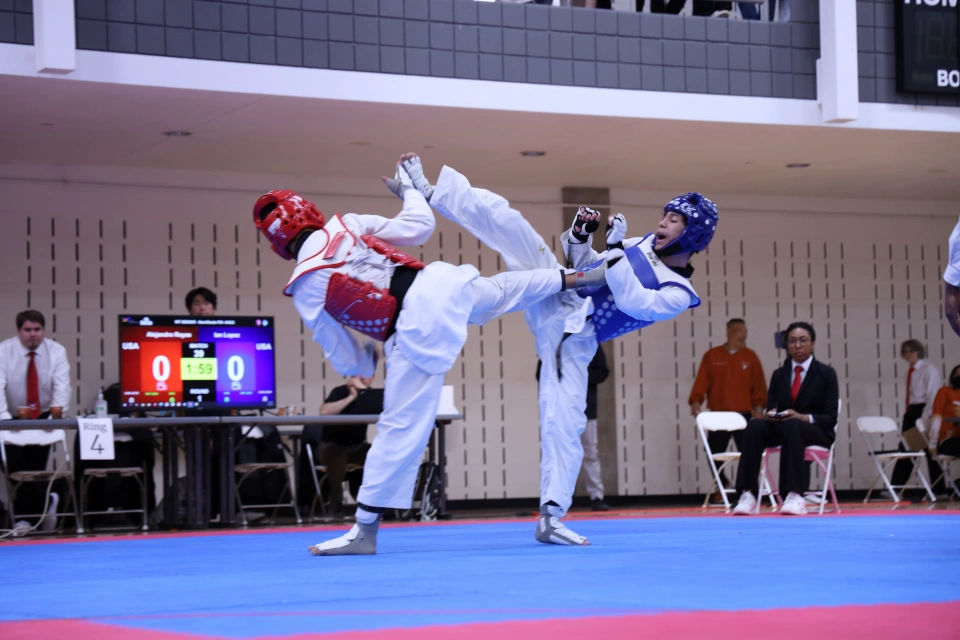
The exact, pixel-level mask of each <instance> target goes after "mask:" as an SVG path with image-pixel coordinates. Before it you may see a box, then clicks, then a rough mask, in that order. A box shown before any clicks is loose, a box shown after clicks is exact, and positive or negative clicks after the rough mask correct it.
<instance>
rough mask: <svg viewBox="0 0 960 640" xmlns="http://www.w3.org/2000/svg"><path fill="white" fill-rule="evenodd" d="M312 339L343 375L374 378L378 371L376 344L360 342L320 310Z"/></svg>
mask: <svg viewBox="0 0 960 640" xmlns="http://www.w3.org/2000/svg"><path fill="white" fill-rule="evenodd" d="M313 339H314V341H315V342H316V343H317V344H319V345H320V346H321V347H323V355H324V357H326V359H327V361H328V362H329V363H330V364H331V365H333V368H334V369H336V370H337V371H338V372H339V373H340V374H341V375H344V376H363V377H367V376H372V375H373V374H374V371H376V368H377V362H376V359H375V358H374V355H373V354H374V348H373V347H374V344H373V342H372V341H370V340H363V341H361V340H358V339H357V338H356V336H355V335H354V334H353V333H351V332H350V331H349V330H348V329H347V328H346V327H344V326H343V325H342V324H340V323H339V322H337V321H336V320H334V319H333V317H332V316H331V315H330V314H329V313H327V312H326V310H321V311H320V315H319V316H318V317H317V320H316V322H315V323H314V325H313Z"/></svg>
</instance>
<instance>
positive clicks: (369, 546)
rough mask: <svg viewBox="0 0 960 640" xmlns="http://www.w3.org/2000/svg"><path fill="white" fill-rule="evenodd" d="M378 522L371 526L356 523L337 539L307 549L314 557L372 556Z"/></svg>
mask: <svg viewBox="0 0 960 640" xmlns="http://www.w3.org/2000/svg"><path fill="white" fill-rule="evenodd" d="M379 528H380V521H379V520H377V521H376V522H374V523H373V524H363V523H361V522H358V523H357V524H355V525H353V527H352V528H351V529H350V531H348V532H346V533H345V534H343V535H342V536H340V537H339V538H334V539H333V540H327V541H326V542H321V543H320V544H315V545H313V546H312V547H307V548H308V549H309V550H310V554H311V555H314V556H372V555H374V554H375V553H376V552H377V529H379Z"/></svg>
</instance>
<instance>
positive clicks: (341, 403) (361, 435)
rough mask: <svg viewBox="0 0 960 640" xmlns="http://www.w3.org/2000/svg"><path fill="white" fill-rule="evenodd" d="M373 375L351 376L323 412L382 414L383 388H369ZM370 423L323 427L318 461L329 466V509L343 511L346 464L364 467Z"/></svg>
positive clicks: (326, 404) (326, 402)
mask: <svg viewBox="0 0 960 640" xmlns="http://www.w3.org/2000/svg"><path fill="white" fill-rule="evenodd" d="M372 382H373V376H370V377H369V378H361V377H360V376H350V377H348V378H347V384H344V385H341V386H339V387H335V388H334V389H333V390H332V391H331V392H330V395H328V396H327V399H326V400H325V401H324V403H323V404H322V405H320V415H322V416H330V415H339V414H344V415H367V414H369V415H380V413H382V412H383V389H372V388H370V385H371V383H372ZM369 450H370V443H369V442H367V425H365V424H345V425H329V426H327V427H326V428H324V429H323V434H322V435H321V436H320V442H319V445H318V446H317V462H318V463H319V464H322V465H324V466H326V467H327V484H328V486H329V487H330V511H331V512H332V513H333V514H334V515H337V514H339V513H341V512H342V511H343V481H344V480H345V479H346V477H347V465H351V464H352V465H360V466H362V465H363V463H364V460H366V458H367V451H369ZM351 487H352V485H351Z"/></svg>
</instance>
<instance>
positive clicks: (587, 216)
mask: <svg viewBox="0 0 960 640" xmlns="http://www.w3.org/2000/svg"><path fill="white" fill-rule="evenodd" d="M599 228H600V214H599V213H597V212H596V211H594V210H593V209H588V208H587V207H580V208H579V209H577V215H575V216H574V217H573V224H572V225H570V231H571V232H572V233H573V235H574V236H576V238H577V239H578V240H581V241H583V238H584V236H589V235H590V234H591V233H593V232H594V231H596V230H597V229H599Z"/></svg>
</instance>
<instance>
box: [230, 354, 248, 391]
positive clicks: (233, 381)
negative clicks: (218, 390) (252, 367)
mask: <svg viewBox="0 0 960 640" xmlns="http://www.w3.org/2000/svg"><path fill="white" fill-rule="evenodd" d="M244 372H245V368H244V365H243V358H241V357H240V356H230V358H229V359H228V360H227V377H229V378H230V388H231V389H232V390H234V391H238V390H240V389H242V388H243V385H242V384H241V381H242V380H243V374H244Z"/></svg>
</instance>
